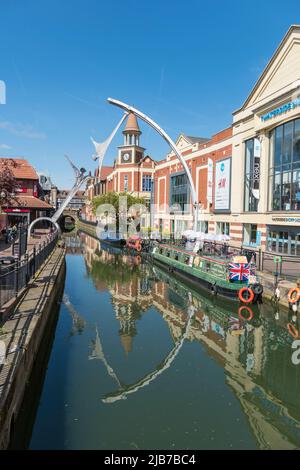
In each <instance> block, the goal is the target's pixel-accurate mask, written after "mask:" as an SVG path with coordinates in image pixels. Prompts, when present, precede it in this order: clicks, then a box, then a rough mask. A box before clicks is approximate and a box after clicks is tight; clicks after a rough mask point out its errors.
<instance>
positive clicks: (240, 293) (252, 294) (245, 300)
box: [239, 287, 254, 304]
mask: <svg viewBox="0 0 300 470" xmlns="http://www.w3.org/2000/svg"><path fill="white" fill-rule="evenodd" d="M244 292H249V294H250V297H249V299H245V297H244V296H243V294H244ZM239 299H240V301H241V302H243V303H244V304H250V303H251V302H252V301H253V299H254V292H253V290H252V289H250V287H242V289H240V290H239Z"/></svg>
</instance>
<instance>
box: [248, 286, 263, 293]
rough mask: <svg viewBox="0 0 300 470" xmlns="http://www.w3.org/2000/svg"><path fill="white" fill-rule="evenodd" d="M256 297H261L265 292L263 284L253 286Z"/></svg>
mask: <svg viewBox="0 0 300 470" xmlns="http://www.w3.org/2000/svg"><path fill="white" fill-rule="evenodd" d="M251 289H252V290H253V292H254V294H255V295H261V294H262V293H263V291H264V288H263V286H262V285H261V284H253V286H252V287H251Z"/></svg>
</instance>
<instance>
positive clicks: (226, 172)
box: [215, 158, 231, 211]
mask: <svg viewBox="0 0 300 470" xmlns="http://www.w3.org/2000/svg"><path fill="white" fill-rule="evenodd" d="M230 178H231V158H226V159H225V160H219V161H218V162H216V180H215V210H217V211H218V210H221V211H222V210H225V211H228V210H229V209H230V183H231V182H230Z"/></svg>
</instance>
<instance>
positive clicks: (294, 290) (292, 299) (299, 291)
mask: <svg viewBox="0 0 300 470" xmlns="http://www.w3.org/2000/svg"><path fill="white" fill-rule="evenodd" d="M294 293H296V294H297V295H296V297H294ZM299 299H300V289H299V287H292V288H291V289H290V290H289V293H288V301H289V303H290V304H295V303H296V302H298V300H299Z"/></svg>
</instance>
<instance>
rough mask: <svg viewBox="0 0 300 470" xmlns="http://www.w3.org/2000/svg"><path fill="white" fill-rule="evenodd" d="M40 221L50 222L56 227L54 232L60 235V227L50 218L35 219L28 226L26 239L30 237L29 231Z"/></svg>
mask: <svg viewBox="0 0 300 470" xmlns="http://www.w3.org/2000/svg"><path fill="white" fill-rule="evenodd" d="M42 220H48V222H51V223H52V224H53V225H54V226H55V227H56V230H57V232H58V234H60V226H59V225H58V223H57V222H56V221H55V220H53V219H52V218H51V217H38V218H37V219H35V220H33V221H32V222H31V224H30V225H29V227H28V237H30V234H31V230H32V229H33V227H34V226H35V224H36V223H37V222H41V221H42Z"/></svg>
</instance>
